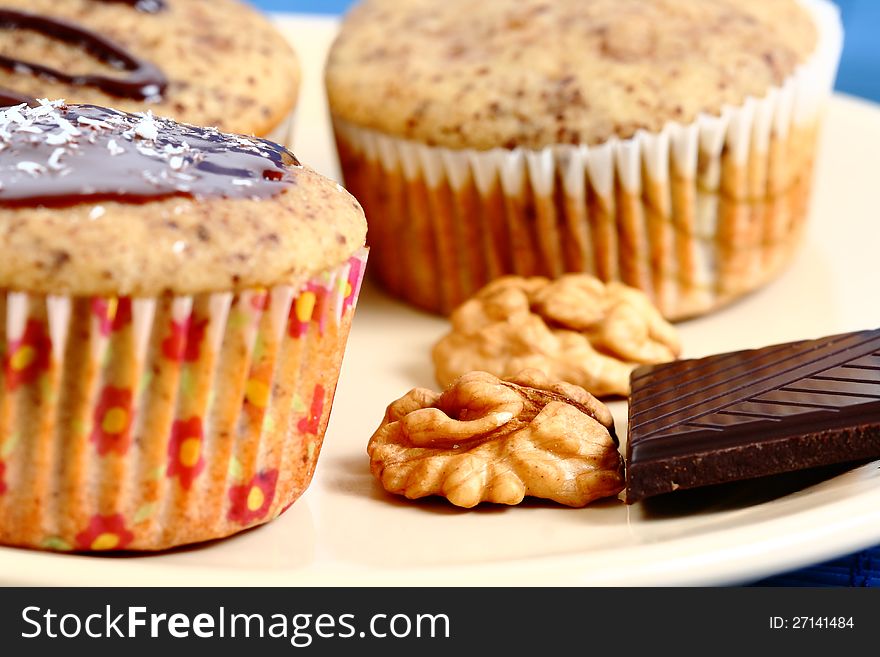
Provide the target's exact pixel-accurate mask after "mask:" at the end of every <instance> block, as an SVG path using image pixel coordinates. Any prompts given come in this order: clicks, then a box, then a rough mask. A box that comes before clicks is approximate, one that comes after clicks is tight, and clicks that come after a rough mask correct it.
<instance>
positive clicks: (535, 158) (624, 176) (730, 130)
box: [326, 0, 841, 318]
mask: <svg viewBox="0 0 880 657" xmlns="http://www.w3.org/2000/svg"><path fill="white" fill-rule="evenodd" d="M840 45H841V29H840V24H839V18H838V16H837V12H836V10H835V9H834V7H833V6H832V5H830V3H828V2H825V1H824V0H804V1H803V2H799V1H796V0H778V1H774V2H766V1H765V0H747V1H745V2H740V1H739V0H737V1H736V2H734V1H733V0H705V1H701V2H693V1H692V0H556V1H554V2H548V1H546V0H493V2H483V3H478V4H474V3H472V2H468V1H467V0H448V1H447V2H440V3H438V2H433V0H363V1H362V2H361V3H359V4H358V5H357V6H356V7H355V9H353V10H352V11H351V12H350V14H349V15H348V16H347V17H346V19H345V21H344V23H343V26H342V29H341V31H340V34H339V36H338V38H337V40H336V42H335V43H334V45H333V47H332V50H331V53H330V57H329V60H328V64H327V69H326V83H327V88H328V93H329V102H330V109H331V113H332V116H333V119H334V125H335V129H336V136H337V144H338V146H339V153H340V160H341V165H342V170H343V173H344V176H345V180H346V183H347V186H348V189H349V190H351V191H352V193H353V194H355V196H357V197H358V198H359V199H360V200H361V202H362V203H363V204H364V208H365V210H366V213H367V220H368V221H369V222H370V227H371V232H370V234H371V240H372V243H373V246H374V247H375V248H374V252H373V259H374V267H373V271H374V272H375V273H376V274H377V276H378V278H379V280H380V281H381V282H382V284H383V285H384V286H385V287H386V288H387V289H388V290H390V291H391V292H392V293H393V294H395V295H396V296H399V297H401V298H403V299H405V300H407V301H409V302H411V303H413V304H415V305H418V306H421V307H423V308H426V309H429V310H432V311H437V312H444V313H445V312H449V311H451V310H452V309H453V308H455V307H456V306H457V305H459V304H460V303H462V302H463V301H464V300H466V299H467V298H468V297H469V296H470V295H471V294H473V293H474V292H475V291H476V290H478V289H479V288H481V287H482V286H483V285H484V284H485V283H486V282H487V281H489V280H490V279H493V278H497V277H499V276H501V275H504V274H518V275H521V276H537V275H540V276H548V277H557V276H559V275H561V274H562V273H564V272H587V273H590V274H593V275H596V276H598V277H600V278H601V279H603V280H605V281H621V282H623V283H625V284H627V285H630V286H634V287H638V288H640V289H642V290H644V291H645V292H646V293H648V294H649V295H650V296H651V298H652V299H653V300H654V302H655V303H656V304H657V305H658V306H659V307H660V309H661V310H662V311H663V313H664V314H665V315H666V316H667V317H668V318H681V317H685V316H690V315H697V314H700V313H704V312H707V311H709V310H712V309H714V308H717V307H718V306H720V305H722V304H724V303H726V302H728V301H730V300H731V299H733V298H736V297H737V296H740V295H742V294H743V293H745V292H747V291H749V290H752V289H754V288H756V287H758V286H759V285H761V284H762V283H764V282H765V281H766V280H768V279H769V278H770V277H772V276H773V275H774V274H775V273H776V272H778V271H779V270H780V268H781V267H782V266H783V265H784V264H785V263H786V262H787V261H788V259H789V257H790V255H791V254H792V252H793V250H794V247H795V246H796V244H797V242H798V238H799V236H800V233H801V232H802V226H803V223H804V219H805V216H806V214H807V206H808V197H809V189H810V181H811V176H812V164H813V158H814V146H815V141H816V132H817V126H818V123H819V119H820V117H821V109H822V105H823V100H824V99H825V98H826V97H827V95H828V92H829V90H830V88H831V82H832V80H833V77H834V73H835V70H836V64H837V60H838V56H839V51H840Z"/></svg>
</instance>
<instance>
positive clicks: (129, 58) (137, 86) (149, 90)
mask: <svg viewBox="0 0 880 657" xmlns="http://www.w3.org/2000/svg"><path fill="white" fill-rule="evenodd" d="M14 28H20V29H26V30H33V31H35V32H39V33H41V34H44V35H46V36H48V37H51V38H55V39H58V40H60V41H64V42H65V43H70V44H74V45H77V46H80V47H82V48H84V49H85V50H86V51H87V52H89V53H90V54H92V55H94V56H95V57H97V58H98V59H100V60H101V61H103V62H106V63H108V64H110V65H112V66H113V67H115V68H118V69H120V70H121V71H127V72H128V75H127V76H125V77H111V76H107V75H88V74H86V75H70V74H68V73H64V72H63V71H59V70H58V69H55V68H52V67H50V66H44V65H43V64H39V63H36V62H26V61H23V60H20V59H16V58H14V57H8V56H6V55H0V66H2V67H3V68H6V69H8V70H14V71H23V70H24V71H31V72H33V73H34V74H37V75H44V76H46V77H49V78H52V79H55V80H60V81H62V82H67V83H69V84H77V85H83V86H91V87H97V88H98V89H100V90H101V91H103V92H105V93H108V94H110V95H112V96H119V97H121V98H134V99H137V100H141V99H149V98H157V97H161V95H162V94H163V93H164V91H165V88H166V87H167V86H168V79H167V78H166V77H165V75H164V74H163V73H162V71H160V70H159V68H157V67H156V66H155V65H154V64H152V63H151V62H148V61H145V60H142V59H139V58H138V57H135V56H134V55H132V54H131V53H130V52H128V51H127V50H126V49H125V48H123V47H122V46H120V45H118V44H117V43H115V42H113V41H111V40H110V39H108V38H106V37H103V36H101V35H99V34H95V33H94V32H91V31H89V30H87V29H85V28H83V27H81V26H79V25H75V24H74V23H69V22H67V21H62V20H59V19H56V18H49V17H47V16H41V15H39V14H31V13H28V12H23V11H14V10H12V9H0V29H14Z"/></svg>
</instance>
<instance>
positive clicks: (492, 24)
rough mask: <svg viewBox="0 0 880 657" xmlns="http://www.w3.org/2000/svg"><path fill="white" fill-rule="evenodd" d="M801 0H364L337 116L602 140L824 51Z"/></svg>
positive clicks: (491, 144) (347, 32) (530, 142)
mask: <svg viewBox="0 0 880 657" xmlns="http://www.w3.org/2000/svg"><path fill="white" fill-rule="evenodd" d="M816 42H817V31H816V27H815V25H814V24H813V21H812V19H811V17H810V16H809V14H808V13H807V12H806V11H805V10H804V9H803V8H802V7H801V6H800V5H799V4H798V3H797V2H795V0H774V1H773V2H768V1H766V0H736V1H734V0H707V1H701V2H694V1H692V0H657V1H656V2H641V1H639V0H587V1H584V0H554V1H553V2H549V1H547V0H493V1H492V2H484V3H478V4H475V3H473V2H470V0H447V1H446V2H435V0H365V1H364V2H362V3H361V4H360V5H358V6H357V7H356V8H355V9H354V10H353V11H351V12H350V14H349V15H348V16H347V18H346V20H345V22H344V24H343V28H342V31H341V33H340V36H339V37H338V39H337V41H336V43H335V44H334V46H333V49H332V51H331V54H330V58H329V62H328V67H327V73H326V77H327V86H328V91H329V97H330V106H331V108H332V111H333V113H334V115H335V116H337V117H338V118H341V119H343V120H346V121H349V122H351V123H354V124H355V125H359V126H361V127H366V128H371V129H374V130H379V131H381V132H384V133H386V134H390V135H394V136H397V137H403V138H407V139H412V140H415V141H419V142H423V143H426V144H428V145H432V146H445V147H449V148H474V149H478V150H486V149H491V148H495V147H501V148H513V147H518V146H521V147H525V148H542V147H544V146H548V145H551V144H595V143H600V142H603V141H605V140H607V139H608V138H610V137H612V136H618V137H621V138H628V137H631V136H632V135H634V134H635V132H636V131H637V130H639V129H644V130H648V131H657V130H659V129H660V128H661V127H662V126H663V125H664V124H665V123H667V122H669V121H677V122H681V123H689V122H691V121H693V120H694V119H695V118H696V117H697V115H698V114H699V113H701V112H705V113H710V114H711V113H718V112H719V111H720V110H721V109H722V107H723V106H724V105H725V104H731V105H738V104H740V103H742V102H743V101H744V100H745V98H746V97H748V96H750V95H751V96H758V97H760V96H763V95H764V94H765V93H766V92H767V90H768V89H769V88H771V87H773V86H776V85H779V84H780V83H782V82H783V81H784V80H785V78H786V77H788V76H789V75H791V74H792V73H793V72H794V70H795V69H796V67H797V66H798V64H800V63H802V62H804V61H805V60H806V59H807V58H808V56H809V55H810V54H811V53H812V52H813V50H814V49H815V46H816Z"/></svg>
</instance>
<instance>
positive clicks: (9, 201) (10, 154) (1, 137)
mask: <svg viewBox="0 0 880 657" xmlns="http://www.w3.org/2000/svg"><path fill="white" fill-rule="evenodd" d="M301 166H302V165H301V164H300V163H299V161H298V160H297V159H296V157H295V156H294V155H293V154H292V153H291V152H290V151H288V150H287V149H286V148H284V147H282V146H279V145H277V144H274V143H272V142H270V141H266V140H264V139H257V138H252V137H243V136H239V135H230V134H226V133H222V132H220V131H219V130H217V129H216V128H198V127H195V126H191V125H186V124H181V123H176V122H175V121H171V120H168V119H160V118H156V117H153V115H152V114H151V113H147V114H128V113H125V112H120V111H117V110H112V109H105V108H102V107H95V106H93V105H64V104H62V103H61V102H60V101H56V102H52V103H50V102H48V101H40V102H39V103H38V105H37V106H36V107H28V106H26V105H23V104H22V105H18V106H16V107H10V108H8V109H6V110H2V111H0V206H17V207H21V206H31V207H33V206H40V205H52V206H58V205H60V206H64V205H73V204H76V203H80V202H92V201H100V200H115V201H120V202H126V203H139V202H146V201H149V200H154V199H159V198H166V197H172V196H189V197H193V198H208V197H222V198H254V199H259V198H267V197H270V196H274V195H276V194H279V193H280V192H281V191H282V190H283V189H284V188H285V187H287V186H289V185H292V184H294V183H295V177H296V175H295V169H297V168H300V167H301Z"/></svg>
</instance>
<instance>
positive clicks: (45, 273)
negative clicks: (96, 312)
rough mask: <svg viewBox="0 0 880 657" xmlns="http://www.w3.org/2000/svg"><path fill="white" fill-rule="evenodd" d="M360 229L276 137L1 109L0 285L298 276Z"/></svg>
mask: <svg viewBox="0 0 880 657" xmlns="http://www.w3.org/2000/svg"><path fill="white" fill-rule="evenodd" d="M365 235H366V220H365V219H364V215H363V211H362V210H361V207H360V205H359V204H358V202H357V201H356V200H355V199H354V198H353V197H352V196H351V195H350V194H348V192H346V191H345V190H343V189H342V187H340V186H339V185H338V184H336V183H335V182H333V181H331V180H329V179H326V178H324V177H322V176H320V175H319V174H317V173H315V172H314V171H312V170H310V169H308V168H306V167H304V166H302V165H301V164H300V163H299V162H298V161H297V160H296V158H295V157H294V155H293V154H292V153H290V152H289V151H287V150H286V149H285V148H283V147H282V146H278V145H277V144H273V143H271V142H268V141H265V140H262V139H257V138H251V137H243V136H240V135H233V134H227V133H222V132H220V131H218V130H216V129H214V128H197V127H194V126H190V125H181V124H178V123H176V122H174V121H171V120H168V119H159V118H155V117H153V116H152V114H150V113H146V114H145V113H138V114H128V113H125V112H121V111H118V110H110V109H106V108H101V107H95V106H90V105H64V104H62V103H61V102H59V101H56V102H54V103H50V102H48V101H44V102H43V103H42V104H39V105H38V106H36V107H27V106H25V105H20V106H16V107H11V108H8V109H6V110H2V111H0V289H5V290H13V291H23V292H30V293H35V294H67V295H75V296H85V295H106V296H117V295H118V296H122V295H124V296H157V295H160V294H164V293H173V294H198V293H204V292H220V291H238V290H244V289H252V288H256V287H271V286H274V285H283V284H290V285H297V284H300V283H302V282H303V281H305V280H306V279H307V278H309V277H311V276H313V275H315V274H317V273H320V272H322V271H326V270H327V269H330V268H332V267H335V266H337V265H339V264H341V263H343V262H345V260H346V259H347V258H348V257H350V256H351V255H352V253H353V252H354V251H355V250H357V249H358V248H359V247H360V246H362V245H363V243H364V239H365Z"/></svg>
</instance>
